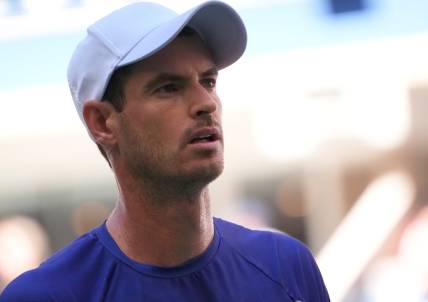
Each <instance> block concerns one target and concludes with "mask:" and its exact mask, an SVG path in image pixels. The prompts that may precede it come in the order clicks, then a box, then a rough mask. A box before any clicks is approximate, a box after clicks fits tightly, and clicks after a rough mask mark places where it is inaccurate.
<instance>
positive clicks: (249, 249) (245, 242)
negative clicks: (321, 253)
mask: <svg viewBox="0 0 428 302" xmlns="http://www.w3.org/2000/svg"><path fill="white" fill-rule="evenodd" d="M215 224H216V228H217V230H218V232H219V233H220V235H221V237H222V239H223V240H224V241H226V243H227V245H228V246H230V247H231V248H232V249H234V250H235V251H236V252H237V253H238V254H240V255H241V256H242V257H243V258H245V259H246V260H247V261H248V262H250V263H252V264H253V265H254V266H256V267H257V268H258V269H259V270H260V271H262V272H263V273H264V274H265V275H266V276H269V277H270V278H271V279H272V280H273V281H275V282H277V283H280V284H281V285H282V286H284V287H285V288H287V290H288V291H289V292H290V293H294V295H295V296H298V297H306V299H307V300H308V301H329V299H328V294H327V291H326V289H325V285H324V282H323V280H322V277H321V274H320V272H319V269H318V266H317V264H316V262H315V259H314V257H313V255H312V253H311V251H310V249H309V248H308V247H307V246H306V245H305V244H304V243H302V242H301V241H300V240H298V239H296V238H294V237H292V236H290V235H287V234H285V233H283V232H279V231H276V230H251V229H248V228H246V227H243V226H240V225H237V224H234V223H231V222H228V221H225V220H221V219H216V220H215ZM302 284H303V285H302Z"/></svg>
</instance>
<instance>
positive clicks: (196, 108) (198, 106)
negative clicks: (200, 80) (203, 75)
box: [188, 84, 219, 118]
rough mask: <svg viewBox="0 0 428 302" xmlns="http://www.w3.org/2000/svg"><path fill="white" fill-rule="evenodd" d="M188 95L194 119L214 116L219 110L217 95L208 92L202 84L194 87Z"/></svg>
mask: <svg viewBox="0 0 428 302" xmlns="http://www.w3.org/2000/svg"><path fill="white" fill-rule="evenodd" d="M188 93H189V101H190V115H191V116H192V117H193V118H198V117H200V116H203V115H209V114H212V113H214V112H215V111H217V110H218V109H219V108H218V106H219V103H218V102H219V100H218V97H217V94H216V93H215V92H213V91H210V90H208V89H207V88H206V87H204V86H202V85H201V84H197V85H194V86H193V87H192V88H191V89H190V91H189V92H188Z"/></svg>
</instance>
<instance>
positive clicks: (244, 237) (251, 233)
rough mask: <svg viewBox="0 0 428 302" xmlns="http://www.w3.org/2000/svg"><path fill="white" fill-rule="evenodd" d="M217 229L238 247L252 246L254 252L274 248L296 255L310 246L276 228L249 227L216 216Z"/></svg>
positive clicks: (270, 251)
mask: <svg viewBox="0 0 428 302" xmlns="http://www.w3.org/2000/svg"><path fill="white" fill-rule="evenodd" d="M215 223H216V226H217V229H218V231H219V233H220V234H221V236H222V237H223V238H224V239H225V240H227V241H228V242H229V243H230V244H231V245H233V246H234V247H235V248H238V249H246V248H249V247H251V251H253V252H256V253H257V252H259V253H263V252H269V253H272V251H273V250H272V248H274V249H278V250H279V251H281V252H284V253H287V254H288V255H289V257H295V256H296V255H297V254H299V253H300V252H302V251H308V248H307V247H306V245H305V244H304V243H302V242H301V241H300V240H298V239H296V238H294V237H292V236H290V235H288V234H286V233H283V232H281V231H278V230H275V229H255V230H254V229H249V228H246V227H244V226H241V225H238V224H235V223H233V222H229V221H226V220H223V219H219V218H216V220H215Z"/></svg>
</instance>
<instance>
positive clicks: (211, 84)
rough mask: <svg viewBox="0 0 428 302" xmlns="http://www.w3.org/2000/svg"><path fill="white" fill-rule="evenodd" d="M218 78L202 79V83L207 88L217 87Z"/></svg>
mask: <svg viewBox="0 0 428 302" xmlns="http://www.w3.org/2000/svg"><path fill="white" fill-rule="evenodd" d="M216 82H217V80H216V79H214V78H208V79H203V80H202V85H204V87H206V88H215V85H216Z"/></svg>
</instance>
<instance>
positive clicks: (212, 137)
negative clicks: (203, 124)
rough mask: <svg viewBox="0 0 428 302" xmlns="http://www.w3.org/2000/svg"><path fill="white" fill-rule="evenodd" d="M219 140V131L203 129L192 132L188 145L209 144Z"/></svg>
mask: <svg viewBox="0 0 428 302" xmlns="http://www.w3.org/2000/svg"><path fill="white" fill-rule="evenodd" d="M220 138H221V135H220V131H219V130H217V129H216V128H203V129H199V130H197V131H195V132H193V134H192V135H191V137H190V144H197V143H209V142H214V141H217V140H219V139H220Z"/></svg>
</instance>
